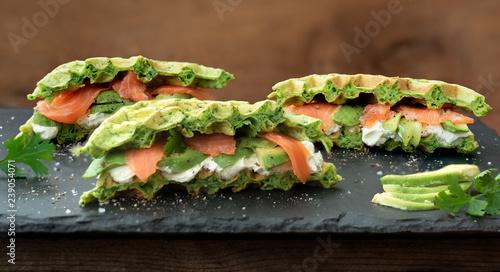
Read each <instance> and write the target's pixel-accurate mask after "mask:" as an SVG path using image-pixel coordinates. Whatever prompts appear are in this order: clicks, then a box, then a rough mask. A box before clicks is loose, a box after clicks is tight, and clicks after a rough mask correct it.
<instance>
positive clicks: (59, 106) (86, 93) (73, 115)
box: [35, 85, 109, 124]
mask: <svg viewBox="0 0 500 272" xmlns="http://www.w3.org/2000/svg"><path fill="white" fill-rule="evenodd" d="M106 90H109V87H102V86H92V85H89V86H85V87H82V88H80V89H78V90H75V91H68V92H65V93H62V94H60V95H58V96H57V97H55V98H54V99H53V100H52V103H50V104H48V103H47V102H46V101H45V100H42V101H38V103H37V105H36V107H35V110H36V111H37V112H38V113H40V114H42V115H45V116H46V117H48V118H49V119H52V120H54V121H57V122H60V123H65V124H72V123H75V122H76V120H78V118H80V117H82V116H83V115H84V114H85V113H86V112H87V110H88V109H89V108H90V106H91V105H92V103H94V100H95V99H96V97H97V96H98V95H99V93H100V92H101V91H106Z"/></svg>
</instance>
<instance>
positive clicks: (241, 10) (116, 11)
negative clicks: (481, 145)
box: [0, 0, 500, 131]
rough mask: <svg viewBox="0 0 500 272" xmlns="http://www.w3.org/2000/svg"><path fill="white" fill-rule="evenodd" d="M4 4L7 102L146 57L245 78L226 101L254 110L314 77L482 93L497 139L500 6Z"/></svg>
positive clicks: (394, 0) (1, 64) (293, 1)
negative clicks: (448, 86)
mask: <svg viewBox="0 0 500 272" xmlns="http://www.w3.org/2000/svg"><path fill="white" fill-rule="evenodd" d="M0 3H1V8H0V22H1V30H0V31H1V33H0V35H1V37H2V39H1V40H0V59H1V61H0V71H1V73H0V94H1V99H0V106H12V107H32V106H33V105H34V104H35V102H33V101H27V99H26V98H25V97H26V94H28V93H30V92H31V91H32V90H33V89H34V87H35V84H36V82H37V81H38V80H40V79H41V78H42V77H43V76H44V75H45V74H47V73H48V72H49V71H51V70H52V69H53V68H55V67H56V66H57V65H59V64H61V63H64V62H68V61H71V60H75V59H86V58H88V57H93V56H122V57H130V56H133V55H139V54H141V55H144V56H146V57H150V58H155V59H160V60H175V61H190V62H197V63H200V64H204V65H208V66H214V67H221V68H224V69H226V70H227V71H229V72H231V73H233V74H235V76H236V79H235V80H234V81H233V82H230V84H229V85H228V86H227V88H226V89H224V90H222V91H220V92H218V94H219V96H218V97H219V98H220V99H239V100H249V101H251V102H255V101H258V100H261V99H264V98H266V96H267V94H268V93H269V92H270V91H271V87H272V86H273V85H274V83H276V82H278V81H281V80H284V79H287V78H290V77H300V76H304V75H308V74H312V73H331V72H338V73H374V74H384V75H389V76H409V77H416V78H427V79H440V80H444V81H448V82H452V83H458V84H462V85H465V86H467V87H470V88H473V89H475V90H477V91H479V92H481V93H483V94H485V95H486V96H487V101H488V102H489V103H490V104H491V105H492V106H493V107H494V110H493V111H492V112H491V113H490V114H489V115H488V116H487V117H485V118H483V120H484V122H485V123H487V124H488V125H490V126H492V127H494V128H496V129H497V131H500V125H499V124H498V123H499V122H497V120H498V119H499V117H500V107H495V105H497V104H499V103H500V92H499V90H500V72H499V69H498V68H499V60H500V50H498V49H499V48H500V16H498V14H500V2H498V1H494V0H491V1H487V0H485V1H455V0H447V1H430V0H426V1H411V0H400V1H399V0H377V1H367V0H365V1H320V0H311V1H300V0H289V1H277V0H273V1H264V0H252V1H248V0H203V1H200V0H197V1H194V0H185V1H160V0H149V1H144V0H142V1H130V0H124V1H119V2H116V1H109V0H107V1H97V0H88V1H75V0H41V1H6V0H2V1H0ZM41 3H45V4H41ZM384 14H385V15H384ZM387 14H388V15H389V16H387ZM377 19H378V20H377ZM358 29H359V30H360V31H361V32H362V33H363V34H365V35H366V37H365V39H364V40H363V39H358V40H356V38H357V36H359V34H357V30H358ZM348 45H350V46H352V47H351V49H352V48H354V49H352V50H353V51H352V52H351V53H349V54H346V53H345V52H343V51H342V49H341V46H344V48H347V47H348ZM495 108H496V109H495Z"/></svg>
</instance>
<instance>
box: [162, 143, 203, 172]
mask: <svg viewBox="0 0 500 272" xmlns="http://www.w3.org/2000/svg"><path fill="white" fill-rule="evenodd" d="M207 157H208V155H205V154H203V153H201V152H199V151H198V150H195V149H192V148H187V149H186V150H185V151H184V153H172V154H170V155H169V156H167V157H164V158H162V159H161V160H160V161H159V162H158V164H157V166H158V167H169V168H170V169H171V170H172V172H182V171H186V170H188V169H191V168H193V167H194V166H195V165H197V164H199V163H201V162H203V161H204V160H205V159H206V158H207Z"/></svg>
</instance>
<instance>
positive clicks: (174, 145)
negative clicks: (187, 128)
mask: <svg viewBox="0 0 500 272" xmlns="http://www.w3.org/2000/svg"><path fill="white" fill-rule="evenodd" d="M168 132H169V133H170V136H168V138H167V143H166V144H165V147H164V148H163V149H164V150H165V154H166V156H168V155H170V154H172V153H173V152H177V153H183V152H184V150H185V149H186V142H184V138H183V137H182V134H180V133H179V132H178V131H177V130H175V129H171V130H169V131H168Z"/></svg>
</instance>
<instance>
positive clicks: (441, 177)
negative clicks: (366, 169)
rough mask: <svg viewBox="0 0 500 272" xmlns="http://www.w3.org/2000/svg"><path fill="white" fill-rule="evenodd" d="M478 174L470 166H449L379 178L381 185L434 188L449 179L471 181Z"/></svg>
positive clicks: (475, 167)
mask: <svg viewBox="0 0 500 272" xmlns="http://www.w3.org/2000/svg"><path fill="white" fill-rule="evenodd" d="M478 174H479V168H478V167H477V166H476V165H472V164H450V165H448V166H445V167H443V168H441V169H439V170H434V171H428V172H423V173H416V174H410V175H386V176H383V177H382V178H380V181H381V182H382V184H383V185H384V184H399V185H402V186H414V187H419V186H426V187H428V186H435V185H446V184H448V183H447V180H448V179H450V178H453V179H456V180H457V181H458V182H461V181H471V180H473V179H474V177H475V176H477V175H478Z"/></svg>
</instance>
